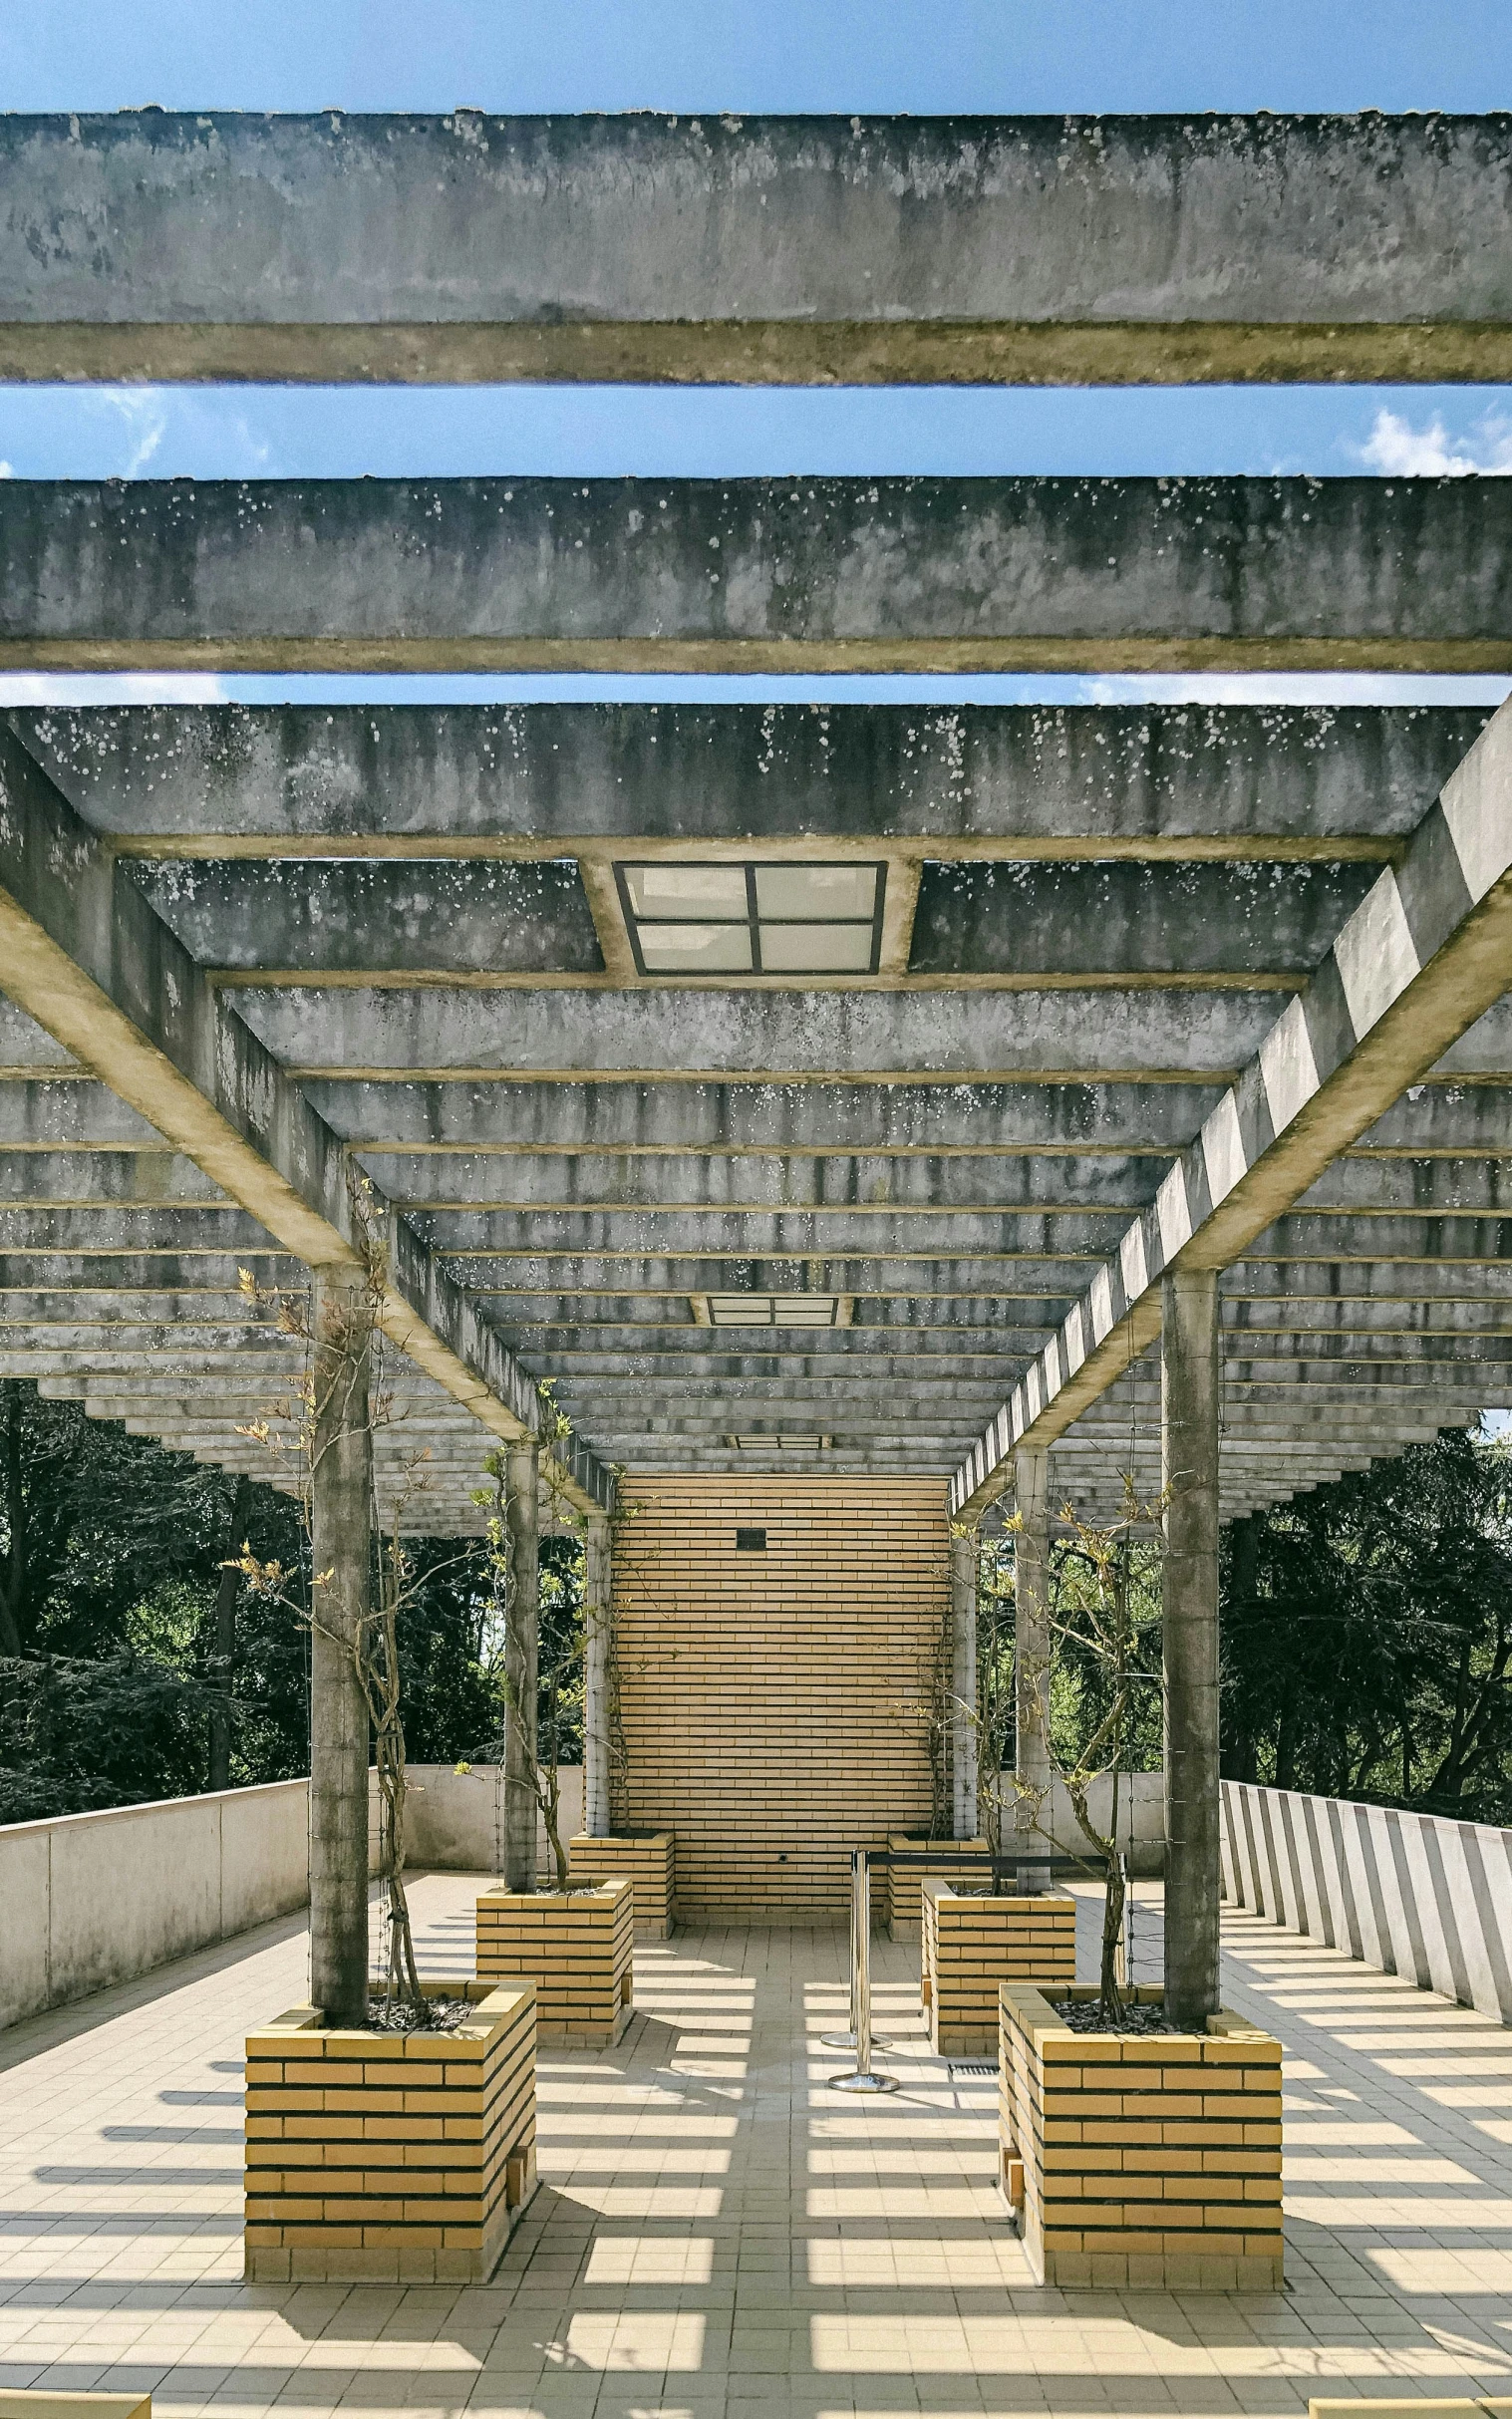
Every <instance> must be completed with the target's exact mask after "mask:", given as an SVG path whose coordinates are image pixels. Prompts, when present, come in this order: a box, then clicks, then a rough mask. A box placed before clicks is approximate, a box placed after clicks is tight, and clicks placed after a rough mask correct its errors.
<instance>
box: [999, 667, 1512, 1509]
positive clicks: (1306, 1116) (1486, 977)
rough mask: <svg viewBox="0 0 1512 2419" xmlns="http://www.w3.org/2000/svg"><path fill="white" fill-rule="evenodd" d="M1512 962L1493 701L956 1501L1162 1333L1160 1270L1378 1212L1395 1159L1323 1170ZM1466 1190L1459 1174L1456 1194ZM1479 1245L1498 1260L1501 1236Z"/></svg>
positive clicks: (1507, 789) (1008, 1407) (1507, 799)
mask: <svg viewBox="0 0 1512 2419" xmlns="http://www.w3.org/2000/svg"><path fill="white" fill-rule="evenodd" d="M1509 966H1512V707H1504V708H1503V709H1502V711H1501V712H1500V713H1499V714H1498V715H1497V716H1496V717H1495V718H1494V719H1493V721H1492V722H1490V723H1489V724H1488V725H1487V727H1486V729H1485V730H1484V731H1483V732H1482V734H1481V736H1480V738H1479V739H1478V740H1477V741H1476V743H1475V746H1474V747H1473V748H1472V749H1471V751H1470V753H1469V755H1468V756H1466V757H1465V759H1464V761H1463V763H1462V764H1460V765H1459V766H1458V767H1457V768H1456V770H1455V771H1454V772H1453V773H1451V775H1450V776H1449V779H1448V780H1447V781H1446V782H1445V784H1444V787H1443V789H1442V791H1441V792H1440V794H1439V797H1438V799H1437V800H1436V801H1435V803H1434V804H1433V806H1431V807H1430V808H1429V810H1428V812H1427V814H1426V815H1425V816H1424V817H1423V820H1422V822H1421V823H1420V824H1419V825H1418V828H1417V830H1416V831H1415V832H1414V833H1413V835H1412V839H1411V842H1410V844H1409V846H1408V848H1407V851H1406V853H1405V855H1404V857H1403V858H1402V861H1401V864H1400V866H1399V867H1396V868H1393V867H1391V866H1386V867H1384V868H1383V869H1382V871H1381V872H1380V873H1379V874H1378V875H1377V876H1376V878H1375V881H1374V882H1373V884H1372V885H1371V888H1370V890H1369V892H1368V894H1367V896H1366V898H1365V899H1364V900H1363V902H1362V903H1361V906H1359V907H1358V908H1357V909H1356V910H1355V912H1354V913H1353V914H1352V915H1351V917H1350V918H1349V921H1348V922H1347V923H1346V925H1345V926H1344V928H1343V930H1342V931H1341V932H1340V934H1339V935H1338V937H1337V939H1336V940H1335V942H1334V944H1333V946H1332V947H1331V949H1330V950H1329V952H1328V954H1327V956H1326V957H1325V958H1324V959H1323V960H1322V961H1321V962H1320V964H1319V966H1318V968H1317V970H1316V972H1315V974H1314V976H1313V979H1312V980H1311V982H1310V983H1309V985H1308V987H1307V989H1306V991H1305V992H1303V993H1301V994H1299V996H1298V997H1297V998H1296V999H1294V1000H1293V1001H1291V1002H1290V1004H1289V1005H1288V1006H1287V1008H1286V1009H1285V1010H1284V1011H1283V1012H1282V1014H1281V1016H1280V1017H1279V1018H1278V1019H1277V1021H1276V1023H1275V1025H1274V1026H1273V1028H1272V1030H1271V1032H1270V1033H1269V1034H1268V1035H1267V1037H1266V1040H1265V1041H1264V1043H1263V1044H1262V1045H1261V1047H1260V1049H1259V1051H1258V1052H1257V1054H1256V1056H1255V1058H1254V1059H1253V1060H1252V1061H1251V1063H1250V1064H1249V1065H1248V1066H1247V1067H1246V1068H1245V1070H1244V1073H1243V1074H1242V1075H1241V1076H1240V1078H1239V1080H1238V1082H1237V1083H1236V1084H1235V1085H1234V1086H1233V1087H1232V1089H1231V1090H1229V1091H1228V1092H1227V1093H1226V1094H1225V1095H1224V1097H1223V1099H1222V1100H1220V1102H1219V1103H1218V1106H1217V1107H1216V1108H1215V1109H1213V1110H1212V1111H1211V1112H1210V1113H1209V1115H1208V1116H1207V1117H1205V1118H1204V1120H1203V1123H1202V1128H1201V1131H1200V1133H1199V1134H1198V1135H1197V1137H1196V1139H1195V1140H1194V1141H1193V1142H1192V1143H1190V1144H1189V1145H1188V1147H1187V1149H1186V1150H1185V1151H1184V1152H1183V1153H1182V1155H1181V1157H1180V1159H1179V1160H1177V1161H1176V1163H1175V1164H1174V1165H1173V1166H1172V1167H1171V1169H1170V1170H1169V1172H1168V1173H1167V1175H1166V1176H1165V1177H1164V1178H1163V1179H1162V1181H1161V1184H1160V1187H1159V1189H1158V1191H1157V1192H1156V1194H1155V1196H1154V1198H1153V1200H1152V1202H1151V1203H1150V1205H1149V1207H1148V1208H1146V1209H1145V1210H1143V1211H1142V1212H1141V1213H1140V1215H1139V1216H1138V1217H1137V1218H1136V1219H1134V1220H1133V1221H1132V1223H1131V1224H1130V1226H1129V1227H1128V1229H1127V1230H1126V1232H1125V1233H1124V1235H1123V1236H1122V1237H1121V1239H1120V1241H1119V1244H1118V1247H1117V1249H1116V1251H1115V1252H1114V1253H1112V1254H1111V1255H1110V1256H1109V1259H1108V1261H1107V1263H1106V1264H1105V1265H1104V1267H1103V1268H1101V1269H1099V1270H1098V1271H1097V1273H1096V1275H1095V1276H1094V1277H1093V1279H1092V1282H1091V1284H1090V1286H1089V1287H1088V1289H1087V1291H1086V1293H1085V1294H1084V1295H1083V1296H1082V1297H1081V1299H1080V1300H1079V1301H1078V1302H1076V1303H1075V1304H1074V1305H1073V1306H1072V1309H1071V1311H1070V1314H1069V1316H1068V1317H1067V1319H1066V1320H1065V1322H1064V1323H1063V1325H1062V1326H1061V1328H1060V1329H1059V1330H1058V1333H1057V1335H1056V1336H1055V1337H1054V1338H1053V1339H1052V1341H1051V1343H1050V1344H1049V1345H1048V1346H1047V1348H1046V1350H1045V1352H1044V1354H1042V1355H1041V1356H1040V1358H1039V1359H1038V1360H1037V1361H1035V1362H1034V1363H1032V1365H1031V1367H1030V1368H1029V1369H1028V1370H1027V1371H1026V1373H1025V1375H1024V1377H1023V1378H1022V1379H1021V1380H1020V1382H1019V1384H1018V1385H1017V1386H1016V1387H1015V1389H1014V1392H1013V1394H1012V1396H1011V1397H1010V1399H1009V1401H1008V1402H1007V1403H1006V1404H1005V1405H1004V1406H1003V1408H1002V1410H1001V1411H1000V1412H999V1414H998V1415H997V1417H996V1418H995V1419H994V1420H993V1422H992V1423H991V1425H990V1426H989V1427H988V1429H987V1431H986V1432H985V1434H984V1436H983V1437H982V1439H981V1441H980V1443H979V1444H978V1446H977V1448H976V1450H975V1451H974V1452H973V1453H972V1455H971V1456H970V1457H969V1458H968V1460H967V1461H966V1462H965V1463H964V1464H963V1466H962V1469H961V1470H960V1471H959V1472H958V1473H957V1476H956V1478H955V1480H954V1481H953V1484H952V1489H951V1499H952V1508H953V1509H955V1510H958V1511H959V1510H964V1509H967V1508H968V1507H973V1506H976V1505H979V1504H981V1503H982V1502H983V1501H984V1500H985V1499H986V1498H987V1497H988V1496H989V1495H990V1493H991V1492H992V1490H993V1488H994V1487H995V1486H1001V1485H1002V1483H1003V1480H1004V1476H1005V1474H1006V1469H1007V1464H1008V1460H1009V1456H1010V1455H1011V1454H1012V1453H1013V1451H1014V1450H1015V1448H1016V1447H1017V1446H1018V1445H1019V1444H1020V1443H1021V1442H1022V1441H1024V1440H1025V1439H1026V1438H1034V1439H1043V1440H1045V1441H1046V1442H1049V1441H1052V1440H1053V1439H1054V1438H1055V1437H1056V1436H1058V1435H1059V1434H1062V1433H1063V1432H1064V1430H1065V1429H1066V1428H1067V1427H1068V1426H1070V1425H1071V1424H1072V1423H1073V1421H1074V1419H1075V1417H1076V1414H1077V1412H1078V1411H1080V1410H1081V1409H1083V1408H1084V1407H1085V1406H1086V1405H1087V1404H1088V1403H1090V1402H1093V1401H1095V1400H1096V1399H1097V1397H1098V1395H1099V1394H1101V1393H1103V1392H1104V1391H1105V1389H1106V1386H1107V1383H1108V1380H1109V1377H1110V1376H1111V1375H1112V1374H1115V1373H1116V1372H1117V1371H1119V1370H1121V1369H1123V1368H1125V1367H1126V1366H1127V1365H1128V1363H1129V1361H1130V1360H1131V1359H1133V1357H1134V1356H1135V1355H1136V1354H1138V1353H1139V1352H1140V1351H1142V1350H1143V1349H1144V1348H1145V1346H1146V1345H1147V1344H1148V1343H1149V1342H1150V1340H1151V1338H1152V1337H1154V1336H1156V1335H1158V1333H1159V1331H1160V1320H1161V1305H1160V1291H1159V1288H1160V1281H1161V1278H1162V1277H1163V1276H1164V1275H1165V1274H1166V1273H1167V1272H1168V1271H1171V1270H1174V1269H1177V1268H1205V1269H1220V1270H1221V1269H1224V1268H1226V1267H1228V1266H1229V1265H1230V1264H1231V1263H1232V1262H1233V1261H1235V1260H1236V1259H1238V1258H1239V1257H1240V1256H1241V1255H1242V1254H1243V1253H1244V1251H1245V1249H1246V1248H1247V1246H1249V1245H1250V1244H1252V1243H1254V1242H1255V1241H1256V1240H1257V1238H1258V1237H1259V1236H1260V1235H1261V1234H1262V1233H1263V1232H1264V1231H1265V1229H1266V1228H1267V1227H1268V1226H1270V1224H1271V1222H1272V1219H1273V1218H1274V1216H1275V1214H1276V1212H1277V1211H1278V1210H1280V1211H1286V1210H1291V1209H1294V1208H1295V1206H1296V1205H1298V1204H1302V1205H1303V1206H1304V1207H1306V1206H1307V1202H1308V1188H1309V1187H1310V1185H1314V1186H1316V1187H1317V1189H1318V1191H1321V1192H1322V1194H1323V1195H1324V1198H1325V1201H1326V1202H1329V1203H1330V1204H1331V1205H1332V1199H1333V1196H1335V1195H1337V1194H1340V1193H1341V1192H1342V1193H1343V1195H1344V1197H1345V1198H1346V1199H1348V1197H1349V1195H1350V1193H1351V1191H1352V1190H1354V1191H1357V1192H1359V1193H1361V1194H1362V1195H1363V1196H1365V1197H1366V1198H1370V1199H1371V1200H1372V1204H1373V1202H1374V1201H1375V1200H1376V1199H1378V1196H1376V1195H1374V1194H1373V1192H1372V1188H1373V1187H1374V1186H1376V1185H1378V1184H1379V1182H1380V1178H1381V1177H1382V1175H1385V1174H1386V1173H1387V1172H1388V1170H1390V1166H1391V1163H1390V1162H1388V1161H1384V1160H1378V1159H1377V1160H1374V1161H1371V1162H1366V1163H1365V1167H1366V1171H1367V1172H1366V1175H1365V1179H1364V1182H1363V1184H1362V1185H1361V1184H1360V1182H1359V1179H1358V1178H1357V1179H1356V1183H1355V1185H1353V1186H1352V1185H1351V1184H1350V1183H1348V1182H1346V1183H1344V1184H1341V1180H1340V1177H1339V1174H1338V1172H1337V1170H1336V1169H1335V1168H1334V1167H1333V1166H1332V1164H1331V1163H1332V1162H1333V1161H1334V1160H1335V1159H1336V1157H1337V1155H1338V1153H1339V1152H1340V1151H1341V1150H1342V1149H1346V1148H1348V1146H1349V1144H1350V1143H1352V1142H1353V1141H1355V1140H1356V1139H1357V1138H1358V1137H1359V1136H1360V1135H1361V1133H1362V1132H1364V1131H1365V1130H1366V1128H1367V1127H1368V1126H1369V1125H1370V1124H1371V1123H1372V1122H1373V1120H1374V1119H1375V1118H1376V1117H1377V1116H1378V1115H1380V1114H1381V1113H1382V1112H1383V1111H1384V1110H1385V1109H1386V1108H1388V1107H1389V1106H1390V1105H1391V1104H1392V1103H1393V1102H1394V1101H1396V1100H1398V1099H1399V1097H1400V1095H1401V1093H1402V1092H1403V1091H1404V1090H1405V1089H1406V1088H1407V1087H1408V1086H1410V1085H1411V1084H1413V1083H1415V1082H1416V1081H1418V1080H1420V1079H1421V1078H1422V1077H1423V1076H1424V1075H1426V1074H1427V1073H1429V1071H1430V1070H1431V1069H1432V1068H1433V1067H1434V1065H1435V1063H1436V1062H1437V1061H1438V1060H1439V1059H1440V1057H1441V1054H1443V1053H1444V1052H1445V1051H1446V1050H1452V1049H1453V1048H1454V1046H1455V1045H1456V1044H1457V1043H1458V1042H1460V1040H1461V1038H1462V1037H1463V1036H1465V1035H1466V1034H1467V1033H1469V1032H1470V1031H1471V1030H1472V1029H1473V1028H1474V1027H1475V1026H1476V1025H1477V1024H1478V1022H1479V1020H1480V1019H1482V1018H1483V1017H1484V1018H1487V1020H1488V1021H1489V1022H1491V1023H1496V1022H1498V1021H1499V1020H1497V1019H1496V1017H1495V1006H1496V1003H1497V1002H1498V1001H1499V1000H1500V998H1501V994H1502V992H1503V989H1504V987H1505V985H1506V980H1507V971H1508V968H1509ZM1453 1164H1454V1163H1452V1162H1444V1161H1441V1160H1433V1161H1429V1162H1427V1163H1426V1165H1425V1166H1424V1167H1423V1168H1422V1169H1421V1170H1416V1171H1414V1172H1413V1178H1412V1186H1413V1189H1414V1190H1415V1194H1416V1197H1417V1200H1418V1202H1419V1205H1420V1206H1429V1205H1432V1206H1434V1207H1436V1206H1439V1204H1438V1203H1437V1202H1436V1201H1435V1199H1434V1196H1435V1195H1436V1194H1438V1193H1441V1192H1443V1191H1445V1190H1447V1192H1448V1193H1449V1194H1450V1196H1451V1197H1452V1198H1453V1200H1454V1203H1455V1206H1456V1208H1458V1207H1459V1201H1460V1196H1459V1193H1458V1191H1457V1189H1456V1178H1455V1176H1454V1174H1453V1172H1452V1171H1453ZM1446 1175H1447V1177H1448V1184H1447V1187H1445V1184H1444V1178H1445V1176H1446ZM1320 1179H1321V1182H1320V1181H1319V1180H1320ZM1475 1189H1476V1188H1475V1185H1474V1183H1473V1181H1472V1182H1471V1183H1470V1184H1469V1185H1468V1186H1467V1187H1466V1198H1467V1199H1468V1197H1469V1196H1470V1195H1473V1194H1474V1192H1475ZM1389 1190H1390V1187H1389V1186H1388V1187H1387V1191H1388V1192H1389ZM1315 1200H1316V1195H1315ZM1390 1207H1391V1204H1390V1203H1389V1201H1387V1200H1380V1201H1379V1225H1380V1226H1381V1227H1385V1228H1393V1229H1394V1228H1401V1229H1408V1228H1410V1227H1411V1226H1413V1225H1414V1224H1423V1225H1427V1224H1430V1223H1434V1221H1432V1220H1431V1219H1429V1220H1421V1219H1418V1220H1414V1219H1411V1218H1406V1217H1392V1216H1390V1215H1389V1214H1388V1213H1389V1209H1390ZM1466 1232H1470V1233H1472V1234H1473V1233H1474V1232H1475V1230H1473V1229H1469V1230H1467V1229H1465V1228H1463V1227H1462V1228H1461V1236H1463V1235H1464V1234H1465V1233H1466ZM1493 1235H1494V1242H1493ZM1377 1248H1378V1249H1381V1250H1382V1251H1384V1250H1385V1249H1386V1248H1387V1247H1385V1246H1383V1245H1378V1246H1377ZM1450 1248H1451V1252H1452V1250H1453V1248H1454V1246H1453V1245H1451V1247H1450ZM1459 1248H1461V1249H1463V1248H1465V1246H1464V1244H1463V1242H1460V1243H1459ZM1470 1248H1472V1249H1473V1248H1474V1245H1473V1243H1472V1244H1471V1246H1470ZM1483 1248H1490V1249H1492V1250H1494V1251H1496V1252H1499V1251H1500V1248H1501V1235H1500V1231H1499V1230H1492V1234H1488V1235H1487V1238H1486V1245H1485V1247H1483ZM1383 1374H1384V1372H1376V1375H1377V1379H1378V1378H1379V1377H1380V1376H1381V1375H1383Z"/></svg>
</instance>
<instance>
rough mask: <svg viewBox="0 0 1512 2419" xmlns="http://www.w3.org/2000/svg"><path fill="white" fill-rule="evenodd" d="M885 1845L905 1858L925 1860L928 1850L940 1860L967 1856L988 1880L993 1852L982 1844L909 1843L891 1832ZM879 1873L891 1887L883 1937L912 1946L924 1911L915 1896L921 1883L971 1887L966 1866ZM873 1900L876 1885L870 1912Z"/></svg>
mask: <svg viewBox="0 0 1512 2419" xmlns="http://www.w3.org/2000/svg"><path fill="white" fill-rule="evenodd" d="M887 1845H888V1848H889V1849H896V1850H897V1851H898V1852H899V1853H900V1854H907V1855H909V1856H927V1855H928V1854H929V1851H930V1850H931V1849H932V1848H935V1849H938V1850H939V1852H940V1854H941V1855H942V1856H969V1857H970V1858H971V1859H972V1860H973V1863H976V1864H980V1865H983V1866H985V1868H986V1869H987V1874H988V1878H989V1879H991V1875H992V1861H993V1852H992V1850H991V1848H990V1847H989V1846H988V1844H987V1842H986V1840H922V1839H909V1838H907V1837H906V1836H905V1834H904V1833H902V1832H900V1831H895V1832H894V1833H893V1834H892V1835H891V1837H890V1838H889V1840H888V1842H887ZM883 1871H884V1872H886V1874H887V1878H888V1881H889V1883H890V1885H891V1889H890V1893H889V1898H888V1924H887V1937H888V1939H889V1940H893V1941H911V1942H913V1943H914V1944H915V1945H917V1943H918V1940H919V1926H920V1923H921V1922H922V1920H923V1912H924V1910H923V1904H922V1901H921V1899H920V1896H919V1893H920V1891H921V1889H922V1887H923V1885H924V1883H925V1882H926V1881H935V1882H958V1883H960V1884H962V1885H963V1887H968V1888H969V1887H970V1883H971V1869H970V1867H969V1866H966V1865H947V1866H945V1867H943V1868H942V1869H941V1870H940V1871H939V1872H938V1873H931V1872H930V1870H929V1868H928V1866H927V1865H893V1866H890V1867H887V1866H885V1867H884V1868H883ZM880 1879H881V1875H880V1874H879V1875H878V1876H877V1880H878V1881H880ZM876 1897H877V1893H876V1883H875V1882H874V1883H873V1885H872V1906H873V1908H874V1909H875V1907H876Z"/></svg>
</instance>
